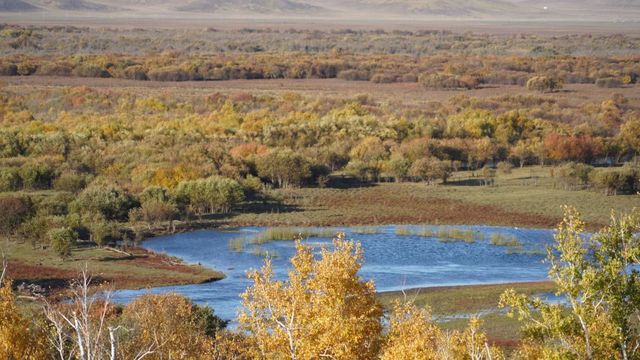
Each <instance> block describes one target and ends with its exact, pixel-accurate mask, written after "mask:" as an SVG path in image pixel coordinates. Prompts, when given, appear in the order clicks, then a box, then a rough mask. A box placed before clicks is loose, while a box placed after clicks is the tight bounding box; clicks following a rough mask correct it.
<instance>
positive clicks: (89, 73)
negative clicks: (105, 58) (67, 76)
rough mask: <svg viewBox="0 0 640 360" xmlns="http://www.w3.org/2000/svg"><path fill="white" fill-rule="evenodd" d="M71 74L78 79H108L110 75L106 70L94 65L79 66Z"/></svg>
mask: <svg viewBox="0 0 640 360" xmlns="http://www.w3.org/2000/svg"><path fill="white" fill-rule="evenodd" d="M72 74H73V75H74V76H78V77H94V78H108V77H111V74H110V73H109V71H107V69H105V68H103V67H102V66H100V65H96V64H81V65H78V66H76V67H75V68H74V69H73V71H72Z"/></svg>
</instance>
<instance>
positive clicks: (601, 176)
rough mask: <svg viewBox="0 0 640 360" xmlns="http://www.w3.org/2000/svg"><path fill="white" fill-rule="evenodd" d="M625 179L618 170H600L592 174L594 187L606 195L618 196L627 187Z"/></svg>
mask: <svg viewBox="0 0 640 360" xmlns="http://www.w3.org/2000/svg"><path fill="white" fill-rule="evenodd" d="M625 180H626V179H625V177H624V176H623V175H622V174H621V173H620V172H619V171H617V170H598V171H595V172H593V173H592V176H591V181H592V183H593V185H594V186H596V187H598V188H600V189H603V190H604V193H605V195H617V194H618V191H620V190H622V189H623V188H624V186H625Z"/></svg>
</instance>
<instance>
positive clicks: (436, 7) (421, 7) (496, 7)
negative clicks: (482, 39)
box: [340, 0, 518, 17]
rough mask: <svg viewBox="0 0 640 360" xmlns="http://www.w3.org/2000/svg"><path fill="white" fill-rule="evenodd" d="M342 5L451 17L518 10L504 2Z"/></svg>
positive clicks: (380, 0)
mask: <svg viewBox="0 0 640 360" xmlns="http://www.w3.org/2000/svg"><path fill="white" fill-rule="evenodd" d="M340 3H341V4H342V5H343V6H347V7H349V8H351V9H354V10H356V9H368V10H370V11H375V12H392V13H407V14H419V15H441V16H451V17H461V16H472V17H474V16H483V15H495V14H500V13H506V12H513V11H517V10H518V7H517V6H516V5H514V4H513V3H510V2H508V1H503V0H467V1H458V0H345V1H341V2H340Z"/></svg>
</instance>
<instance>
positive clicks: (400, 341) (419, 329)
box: [380, 302, 441, 360]
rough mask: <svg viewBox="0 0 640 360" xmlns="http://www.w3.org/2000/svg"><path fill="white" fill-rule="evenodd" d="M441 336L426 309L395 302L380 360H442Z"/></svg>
mask: <svg viewBox="0 0 640 360" xmlns="http://www.w3.org/2000/svg"><path fill="white" fill-rule="evenodd" d="M440 336H441V333H440V329H439V328H438V327H436V326H435V325H434V324H433V322H432V321H431V313H430V312H429V311H428V310H427V309H420V308H417V307H415V306H414V305H413V304H411V303H402V302H396V303H395V304H394V307H393V311H392V313H391V317H390V319H389V333H388V335H387V338H386V342H385V346H384V350H383V351H382V354H381V356H380V359H381V360H402V359H407V360H409V359H415V360H431V359H439V358H440V357H439V356H438V355H439V354H438V352H437V344H438V338H439V337H440Z"/></svg>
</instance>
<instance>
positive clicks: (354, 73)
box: [338, 70, 369, 81]
mask: <svg viewBox="0 0 640 360" xmlns="http://www.w3.org/2000/svg"><path fill="white" fill-rule="evenodd" d="M338 79H342V80H350V81H368V80H369V72H368V71H363V70H343V71H340V72H339V73H338Z"/></svg>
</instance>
